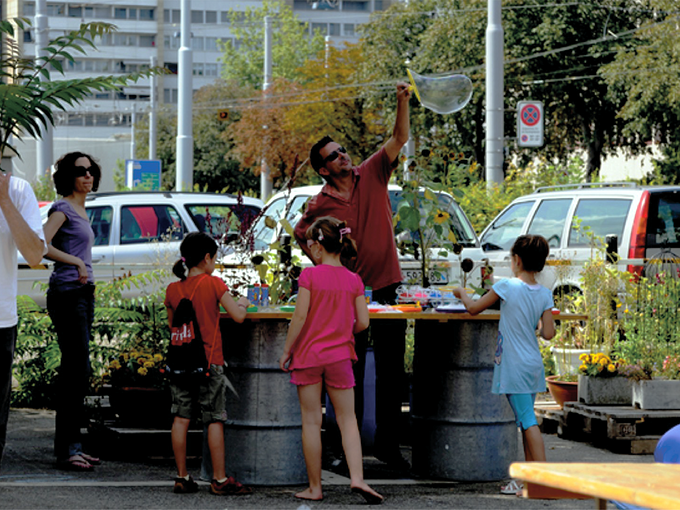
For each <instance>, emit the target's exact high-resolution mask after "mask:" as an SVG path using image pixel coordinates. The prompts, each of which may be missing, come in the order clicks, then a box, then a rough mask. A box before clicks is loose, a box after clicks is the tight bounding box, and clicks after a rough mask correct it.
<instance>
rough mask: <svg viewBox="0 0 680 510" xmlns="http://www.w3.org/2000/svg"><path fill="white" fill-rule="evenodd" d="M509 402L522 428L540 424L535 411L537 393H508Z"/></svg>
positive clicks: (518, 424) (525, 428) (516, 420)
mask: <svg viewBox="0 0 680 510" xmlns="http://www.w3.org/2000/svg"><path fill="white" fill-rule="evenodd" d="M506 396H507V397H508V402H510V407H512V412H513V413H515V422H516V423H517V426H518V427H520V428H521V429H522V430H527V429H528V428H529V427H533V426H534V425H538V422H537V421H536V413H535V412H534V402H535V401H536V394H535V393H508V394H507V395H506Z"/></svg>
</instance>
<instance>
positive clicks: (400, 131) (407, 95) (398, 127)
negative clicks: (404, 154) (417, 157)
mask: <svg viewBox="0 0 680 510" xmlns="http://www.w3.org/2000/svg"><path fill="white" fill-rule="evenodd" d="M409 99H411V91H410V90H409V86H408V84H407V83H403V82H399V83H397V118H396V120H395V121H394V129H393V130H392V136H391V137H390V138H389V140H387V142H386V143H385V152H386V153H387V157H388V158H389V160H390V161H394V160H395V159H397V156H399V151H401V148H402V147H403V146H404V144H405V143H406V142H408V137H409V131H410V129H411V124H410V122H411V121H410V118H409V108H408V102H409Z"/></svg>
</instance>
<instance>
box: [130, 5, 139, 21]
mask: <svg viewBox="0 0 680 510" xmlns="http://www.w3.org/2000/svg"><path fill="white" fill-rule="evenodd" d="M128 19H137V9H135V8H132V7H131V8H130V9H128Z"/></svg>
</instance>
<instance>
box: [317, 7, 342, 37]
mask: <svg viewBox="0 0 680 510" xmlns="http://www.w3.org/2000/svg"><path fill="white" fill-rule="evenodd" d="M346 3H347V2H345V4H346ZM343 5H344V4H343ZM317 32H321V35H328V25H327V24H326V23H312V33H313V34H315V33H317Z"/></svg>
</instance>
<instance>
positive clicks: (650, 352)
mask: <svg viewBox="0 0 680 510" xmlns="http://www.w3.org/2000/svg"><path fill="white" fill-rule="evenodd" d="M648 267H649V266H648ZM675 271H676V273H675V274H672V273H671V274H669V273H667V272H665V271H661V272H659V273H655V274H654V273H653V274H652V275H651V276H649V277H646V278H633V277H631V278H630V281H629V286H628V295H629V299H627V300H626V303H625V305H624V306H623V313H622V314H621V322H622V327H623V330H624V332H625V338H623V339H621V341H619V342H618V343H617V345H616V350H617V352H619V353H620V354H621V355H622V356H623V357H624V358H626V359H627V360H629V361H630V363H631V364H632V365H634V366H637V367H639V368H640V371H641V372H642V373H644V374H646V375H647V378H654V377H671V378H676V377H677V372H676V368H677V363H675V362H674V360H677V359H678V358H680V331H679V330H678V327H677V324H678V319H679V318H680V278H679V277H680V274H678V270H677V269H676V270H675Z"/></svg>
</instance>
